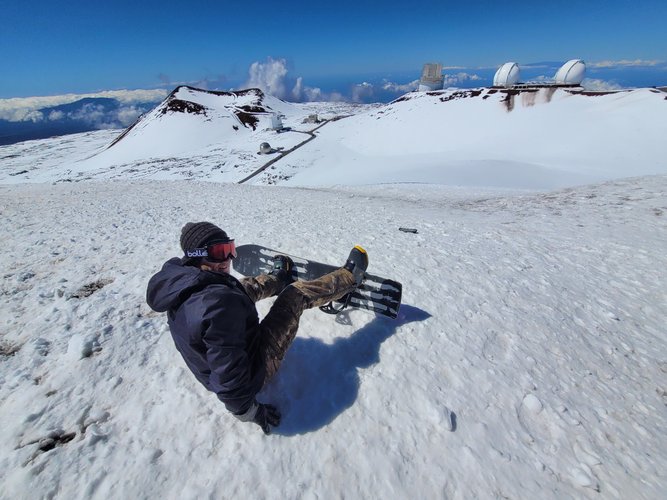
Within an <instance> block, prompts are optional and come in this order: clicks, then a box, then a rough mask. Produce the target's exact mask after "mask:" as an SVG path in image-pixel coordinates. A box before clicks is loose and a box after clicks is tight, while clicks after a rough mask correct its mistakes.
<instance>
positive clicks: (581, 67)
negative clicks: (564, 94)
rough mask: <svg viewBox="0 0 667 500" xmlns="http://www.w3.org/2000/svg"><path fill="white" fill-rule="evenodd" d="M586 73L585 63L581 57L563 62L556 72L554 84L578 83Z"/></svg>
mask: <svg viewBox="0 0 667 500" xmlns="http://www.w3.org/2000/svg"><path fill="white" fill-rule="evenodd" d="M585 75H586V63H585V62H584V61H582V60H581V59H572V60H570V61H568V62H566V63H565V64H563V65H562V66H561V67H560V69H559V70H558V71H557V72H556V76H554V80H555V82H556V85H580V84H581V82H582V81H583V79H584V76H585Z"/></svg>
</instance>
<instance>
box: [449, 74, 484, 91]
mask: <svg viewBox="0 0 667 500" xmlns="http://www.w3.org/2000/svg"><path fill="white" fill-rule="evenodd" d="M442 76H443V78H444V86H445V88H447V87H456V86H457V85H458V84H460V83H465V82H475V81H478V80H481V79H482V78H481V77H480V76H479V75H476V74H474V73H472V74H471V73H456V74H454V75H449V74H445V75H442Z"/></svg>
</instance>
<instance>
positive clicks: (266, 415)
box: [252, 403, 280, 434]
mask: <svg viewBox="0 0 667 500" xmlns="http://www.w3.org/2000/svg"><path fill="white" fill-rule="evenodd" d="M258 406H259V407H258V408H257V413H255V418H253V419H252V421H253V422H255V423H256V424H257V425H259V426H260V427H261V428H262V430H263V431H264V434H271V428H272V427H278V426H279V425H280V412H279V411H278V408H276V407H275V406H273V405H265V404H262V403H258Z"/></svg>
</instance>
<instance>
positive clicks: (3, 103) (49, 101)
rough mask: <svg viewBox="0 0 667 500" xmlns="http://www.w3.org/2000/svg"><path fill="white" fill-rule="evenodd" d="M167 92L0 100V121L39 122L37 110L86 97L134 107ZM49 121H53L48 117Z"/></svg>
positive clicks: (103, 93)
mask: <svg viewBox="0 0 667 500" xmlns="http://www.w3.org/2000/svg"><path fill="white" fill-rule="evenodd" d="M168 94H169V92H168V91H167V90H164V89H154V90H107V91H103V92H95V93H90V94H63V95H56V96H38V97H13V98H11V99H0V120H7V121H11V122H19V121H33V122H34V121H40V120H42V119H43V118H44V117H43V115H42V113H40V112H38V111H37V110H39V109H42V108H49V107H53V106H59V105H61V104H69V103H72V102H76V101H78V100H80V99H83V98H86V97H106V98H111V99H116V100H117V101H118V102H120V103H121V104H122V105H129V106H132V105H136V104H141V103H147V102H157V101H160V100H162V99H164V98H165V97H167V95H168ZM49 119H53V118H51V117H49Z"/></svg>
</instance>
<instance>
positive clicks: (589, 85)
mask: <svg viewBox="0 0 667 500" xmlns="http://www.w3.org/2000/svg"><path fill="white" fill-rule="evenodd" d="M581 86H582V87H584V88H585V89H586V90H620V89H622V88H623V87H621V86H620V85H619V84H617V83H615V82H611V81H605V80H599V79H595V78H585V79H584V81H583V82H581Z"/></svg>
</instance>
